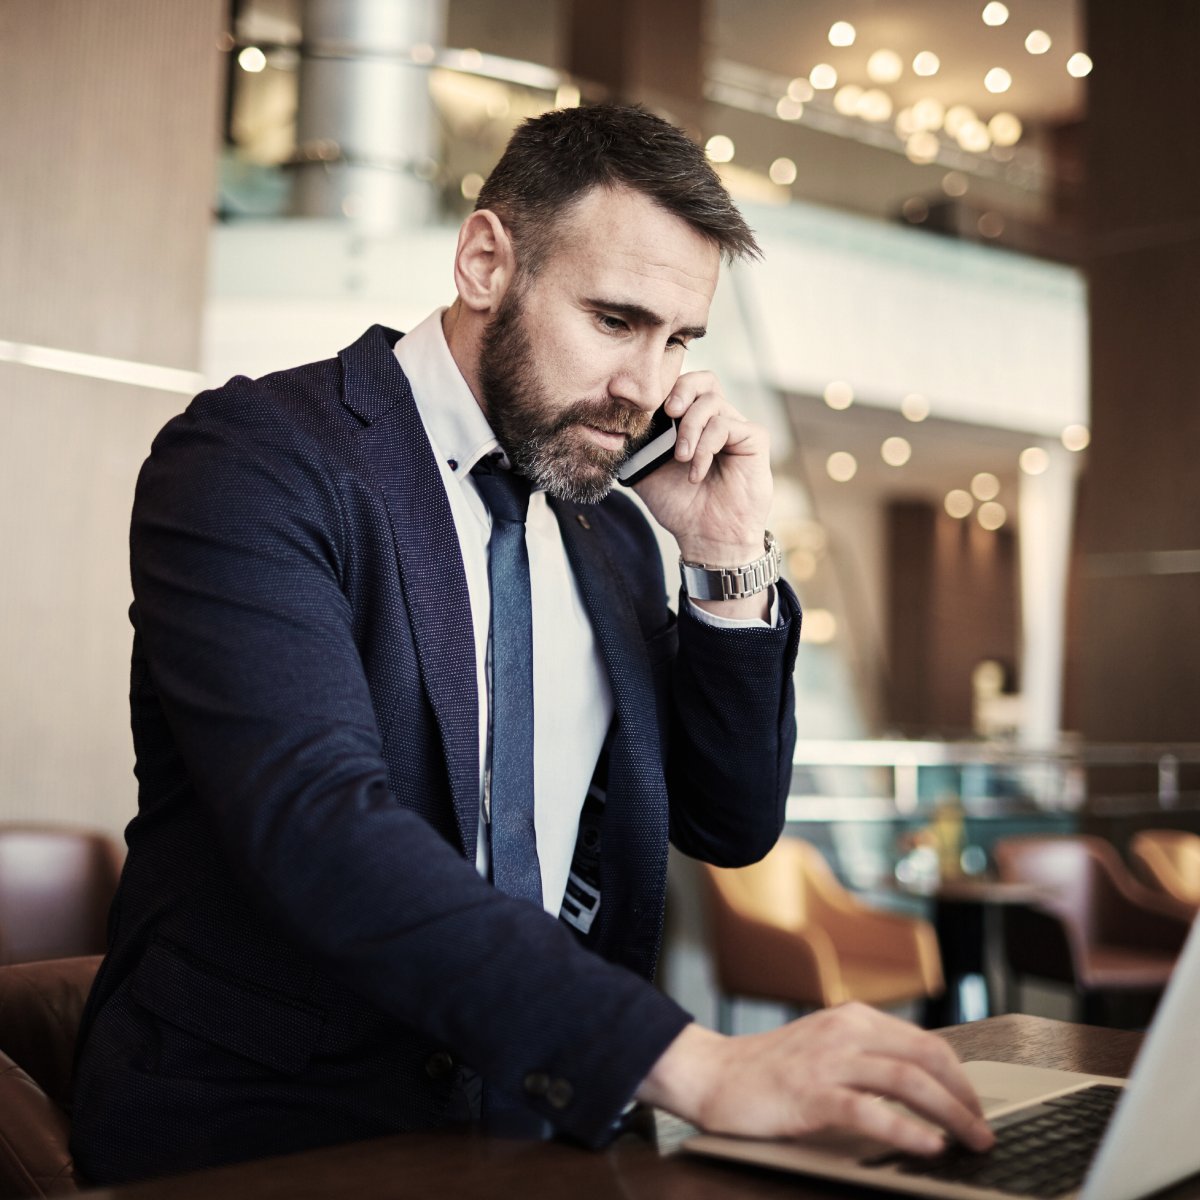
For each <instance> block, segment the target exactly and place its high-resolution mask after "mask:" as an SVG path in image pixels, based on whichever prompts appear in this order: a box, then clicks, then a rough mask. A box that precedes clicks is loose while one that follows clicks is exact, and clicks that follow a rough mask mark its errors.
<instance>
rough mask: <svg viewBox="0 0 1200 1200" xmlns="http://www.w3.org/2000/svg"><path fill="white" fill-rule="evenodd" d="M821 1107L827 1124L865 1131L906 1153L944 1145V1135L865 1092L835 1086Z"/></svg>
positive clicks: (936, 1151)
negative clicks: (834, 1089) (826, 1118)
mask: <svg viewBox="0 0 1200 1200" xmlns="http://www.w3.org/2000/svg"><path fill="white" fill-rule="evenodd" d="M823 1107H824V1108H825V1111H826V1113H827V1114H828V1122H827V1123H828V1125H829V1126H836V1127H838V1128H840V1129H845V1130H849V1131H850V1132H852V1133H860V1134H865V1135H866V1136H867V1137H869V1138H873V1139H874V1140H875V1141H878V1142H886V1143H887V1144H888V1145H890V1146H895V1147H897V1148H898V1149H900V1150H904V1151H906V1152H907V1153H909V1154H921V1155H933V1154H940V1153H941V1152H942V1151H943V1150H944V1149H945V1148H946V1139H945V1137H944V1136H943V1135H942V1134H941V1133H939V1132H938V1131H937V1130H936V1129H931V1128H930V1127H929V1126H928V1125H926V1124H925V1123H924V1122H922V1121H918V1120H916V1119H915V1118H913V1117H911V1116H907V1115H905V1113H904V1111H903V1110H902V1109H899V1108H893V1107H891V1106H890V1105H887V1104H882V1103H880V1101H879V1098H878V1097H877V1096H869V1095H867V1093H866V1092H859V1091H855V1090H854V1089H852V1088H839V1089H837V1090H836V1091H834V1092H833V1093H831V1094H830V1095H828V1096H827V1097H826V1103H825V1105H824V1106H823Z"/></svg>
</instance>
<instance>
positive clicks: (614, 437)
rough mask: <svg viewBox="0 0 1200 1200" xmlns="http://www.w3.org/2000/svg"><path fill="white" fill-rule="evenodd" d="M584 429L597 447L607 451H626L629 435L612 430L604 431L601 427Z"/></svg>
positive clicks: (592, 426)
mask: <svg viewBox="0 0 1200 1200" xmlns="http://www.w3.org/2000/svg"><path fill="white" fill-rule="evenodd" d="M583 429H584V430H585V431H586V432H587V433H588V434H589V435H590V436H591V438H592V440H593V441H594V442H596V444H597V445H599V446H603V447H604V449H605V450H624V449H625V444H626V443H627V442H628V441H629V435H628V434H625V433H620V432H618V431H614V430H611V429H602V428H601V427H600V426H599V425H584V426H583Z"/></svg>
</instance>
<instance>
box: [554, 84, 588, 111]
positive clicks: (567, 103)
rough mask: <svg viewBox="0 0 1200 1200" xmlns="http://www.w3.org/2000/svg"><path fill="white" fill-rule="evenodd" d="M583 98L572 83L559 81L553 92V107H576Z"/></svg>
mask: <svg viewBox="0 0 1200 1200" xmlns="http://www.w3.org/2000/svg"><path fill="white" fill-rule="evenodd" d="M582 99H583V96H582V94H581V93H580V91H579V89H578V88H577V87H576V86H575V85H574V84H573V83H560V84H559V85H558V91H556V92H555V93H554V107H555V108H578V107H579V101H580V100H582Z"/></svg>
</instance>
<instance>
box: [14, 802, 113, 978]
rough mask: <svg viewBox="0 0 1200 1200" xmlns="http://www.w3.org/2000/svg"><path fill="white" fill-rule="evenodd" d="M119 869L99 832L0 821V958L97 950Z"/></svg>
mask: <svg viewBox="0 0 1200 1200" xmlns="http://www.w3.org/2000/svg"><path fill="white" fill-rule="evenodd" d="M120 873H121V856H120V853H119V851H118V850H117V847H116V845H115V844H114V843H113V841H112V839H111V838H109V837H108V836H106V835H105V834H103V833H98V832H96V831H95V830H90V829H76V828H73V827H71V826H64V825H0V963H14V962H34V961H36V960H38V959H43V958H74V957H78V956H81V955H89V954H102V953H103V952H104V949H105V935H104V931H105V926H106V923H107V921H108V910H109V906H110V905H111V904H112V898H113V893H114V892H115V891H116V887H117V879H118V877H119V875H120Z"/></svg>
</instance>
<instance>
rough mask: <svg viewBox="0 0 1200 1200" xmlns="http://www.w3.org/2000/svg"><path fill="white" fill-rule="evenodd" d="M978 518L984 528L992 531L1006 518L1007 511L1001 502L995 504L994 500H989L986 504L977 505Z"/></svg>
mask: <svg viewBox="0 0 1200 1200" xmlns="http://www.w3.org/2000/svg"><path fill="white" fill-rule="evenodd" d="M978 520H979V523H980V525H982V526H983V527H984V529H987V530H989V531H994V530H997V529H999V528H1000V526H1001V525H1003V524H1004V522H1005V521H1007V520H1008V513H1007V512H1006V511H1005V508H1004V505H1003V504H997V503H996V502H995V500H989V501H988V502H987V503H986V504H981V505H980V506H979V513H978Z"/></svg>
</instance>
